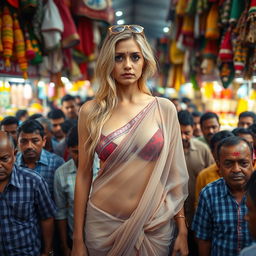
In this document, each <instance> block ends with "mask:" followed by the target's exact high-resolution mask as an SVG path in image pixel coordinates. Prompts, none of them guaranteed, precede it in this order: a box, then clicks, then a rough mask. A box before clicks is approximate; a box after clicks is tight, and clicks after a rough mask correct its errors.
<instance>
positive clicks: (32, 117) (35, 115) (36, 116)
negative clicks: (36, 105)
mask: <svg viewBox="0 0 256 256" xmlns="http://www.w3.org/2000/svg"><path fill="white" fill-rule="evenodd" d="M42 116H43V115H42V114H39V113H36V114H33V115H31V116H29V117H28V120H33V119H37V118H39V117H42Z"/></svg>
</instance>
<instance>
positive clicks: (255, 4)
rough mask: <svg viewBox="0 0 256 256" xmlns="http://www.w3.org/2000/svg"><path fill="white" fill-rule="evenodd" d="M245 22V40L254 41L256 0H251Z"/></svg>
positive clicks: (255, 37)
mask: <svg viewBox="0 0 256 256" xmlns="http://www.w3.org/2000/svg"><path fill="white" fill-rule="evenodd" d="M247 22H248V25H249V31H248V34H247V37H246V42H248V43H253V44H254V43H256V0H251V4H250V8H249V12H248V18H247Z"/></svg>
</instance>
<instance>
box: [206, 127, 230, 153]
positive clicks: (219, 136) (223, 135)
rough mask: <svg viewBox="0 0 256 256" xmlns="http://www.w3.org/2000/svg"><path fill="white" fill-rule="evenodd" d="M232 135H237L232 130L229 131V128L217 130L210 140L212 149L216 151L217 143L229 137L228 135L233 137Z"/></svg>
mask: <svg viewBox="0 0 256 256" xmlns="http://www.w3.org/2000/svg"><path fill="white" fill-rule="evenodd" d="M231 136H235V135H234V134H233V133H232V132H230V131H227V130H223V131H220V132H216V133H215V134H214V135H213V136H212V138H211V140H210V148H211V151H212V152H213V151H214V148H215V145H216V143H219V142H220V141H221V140H223V139H225V138H227V137H231Z"/></svg>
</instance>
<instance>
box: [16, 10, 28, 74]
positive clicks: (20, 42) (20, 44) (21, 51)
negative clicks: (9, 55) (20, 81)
mask: <svg viewBox="0 0 256 256" xmlns="http://www.w3.org/2000/svg"><path fill="white" fill-rule="evenodd" d="M13 21H14V22H13V25H14V26H13V28H14V46H15V54H16V58H17V61H18V64H19V67H20V69H21V71H22V72H23V77H24V79H27V78H28V74H27V69H28V63H27V59H26V49H25V41H24V37H23V32H22V30H21V28H20V24H19V21H18V18H17V14H14V20H13Z"/></svg>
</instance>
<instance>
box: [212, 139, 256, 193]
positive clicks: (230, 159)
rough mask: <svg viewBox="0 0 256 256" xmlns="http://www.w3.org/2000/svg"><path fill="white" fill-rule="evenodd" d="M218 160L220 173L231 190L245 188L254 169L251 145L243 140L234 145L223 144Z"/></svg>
mask: <svg viewBox="0 0 256 256" xmlns="http://www.w3.org/2000/svg"><path fill="white" fill-rule="evenodd" d="M219 154H220V157H219V161H217V165H218V166H219V169H220V173H221V175H222V176H223V178H224V179H225V181H226V183H227V184H228V186H229V187H230V189H231V190H234V191H238V190H241V189H243V188H244V186H245V184H246V183H247V181H248V179H249V178H250V176H251V174H252V171H253V160H252V154H251V151H250V149H249V146H248V145H247V144H246V142H244V141H241V142H240V143H239V144H237V145H234V146H223V147H222V148H221V150H220V152H219Z"/></svg>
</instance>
